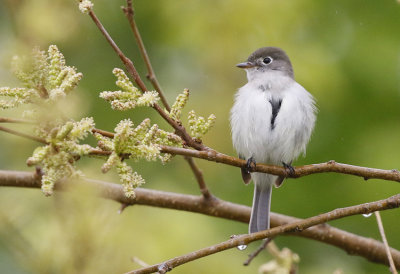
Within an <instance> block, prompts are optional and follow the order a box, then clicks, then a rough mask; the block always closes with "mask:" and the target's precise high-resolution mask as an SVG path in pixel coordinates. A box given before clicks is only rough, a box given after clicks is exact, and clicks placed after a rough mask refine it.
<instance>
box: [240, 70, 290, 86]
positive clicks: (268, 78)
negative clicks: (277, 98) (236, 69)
mask: <svg viewBox="0 0 400 274" xmlns="http://www.w3.org/2000/svg"><path fill="white" fill-rule="evenodd" d="M246 73H247V79H248V81H249V82H248V85H251V86H254V87H255V88H260V89H263V90H264V91H267V90H276V91H279V90H284V89H286V88H288V87H290V86H291V85H292V84H293V83H295V81H294V79H293V78H291V77H290V76H288V75H287V74H286V73H284V72H282V71H278V70H267V71H259V70H257V69H255V68H251V69H246Z"/></svg>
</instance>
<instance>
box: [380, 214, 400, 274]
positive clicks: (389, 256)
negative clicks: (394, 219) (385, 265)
mask: <svg viewBox="0 0 400 274" xmlns="http://www.w3.org/2000/svg"><path fill="white" fill-rule="evenodd" d="M375 217H376V222H377V223H378V228H379V232H380V234H381V237H382V241H383V244H384V245H385V251H386V255H387V257H388V261H389V265H390V272H392V274H397V270H396V266H395V265H394V262H393V258H392V254H390V247H389V244H388V241H387V239H386V235H385V229H384V228H383V224H382V218H381V214H380V213H379V211H375Z"/></svg>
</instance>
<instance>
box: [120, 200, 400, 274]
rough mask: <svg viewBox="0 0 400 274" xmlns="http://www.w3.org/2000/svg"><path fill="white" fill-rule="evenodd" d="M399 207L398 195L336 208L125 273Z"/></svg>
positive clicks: (165, 268)
mask: <svg viewBox="0 0 400 274" xmlns="http://www.w3.org/2000/svg"><path fill="white" fill-rule="evenodd" d="M397 207H400V194H397V195H394V196H392V197H389V198H387V199H384V200H380V201H376V202H372V203H366V204H361V205H356V206H350V207H345V208H338V209H335V210H332V211H330V212H327V213H324V214H320V215H318V216H314V217H310V218H307V219H304V220H301V221H296V222H293V223H289V224H285V225H281V226H278V227H274V228H271V229H268V230H264V231H259V232H256V233H251V234H247V235H242V236H239V237H236V238H233V239H231V240H228V241H225V242H222V243H219V244H216V245H213V246H210V247H206V248H203V249H200V250H197V251H193V252H191V253H188V254H185V255H183V256H179V257H175V258H173V259H170V260H168V261H165V262H162V263H160V264H155V265H152V266H149V267H145V268H141V269H138V270H133V271H130V272H127V273H130V274H144V273H153V272H160V273H165V272H167V271H170V270H172V269H173V268H175V267H177V266H180V265H182V264H185V263H188V262H191V261H193V260H196V259H199V258H202V257H205V256H209V255H212V254H215V253H218V252H221V251H224V250H227V249H230V248H234V247H237V246H239V245H247V244H249V243H251V242H254V241H257V240H261V239H265V238H271V237H275V236H276V235H279V234H283V233H286V232H294V231H303V230H304V229H307V228H309V227H312V226H315V225H318V224H322V223H326V222H328V221H332V220H336V219H340V218H343V217H347V216H352V215H357V214H366V213H372V212H374V211H378V210H386V209H392V208H397Z"/></svg>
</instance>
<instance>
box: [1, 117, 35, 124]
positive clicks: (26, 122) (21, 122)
mask: <svg viewBox="0 0 400 274" xmlns="http://www.w3.org/2000/svg"><path fill="white" fill-rule="evenodd" d="M0 123H19V124H35V122H34V121H29V120H23V119H14V118H7V117H0Z"/></svg>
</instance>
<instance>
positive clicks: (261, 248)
mask: <svg viewBox="0 0 400 274" xmlns="http://www.w3.org/2000/svg"><path fill="white" fill-rule="evenodd" d="M272 239H273V238H267V239H264V240H263V241H262V243H261V245H260V246H259V248H257V249H256V250H255V251H254V252H253V253H251V254H249V258H248V259H247V260H246V261H245V262H244V263H243V265H245V266H248V265H249V264H250V263H251V261H252V260H253V259H254V258H255V257H257V256H258V254H260V252H261V251H263V250H264V249H265V248H266V247H267V245H268V244H269V243H270V242H271V241H272Z"/></svg>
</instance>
